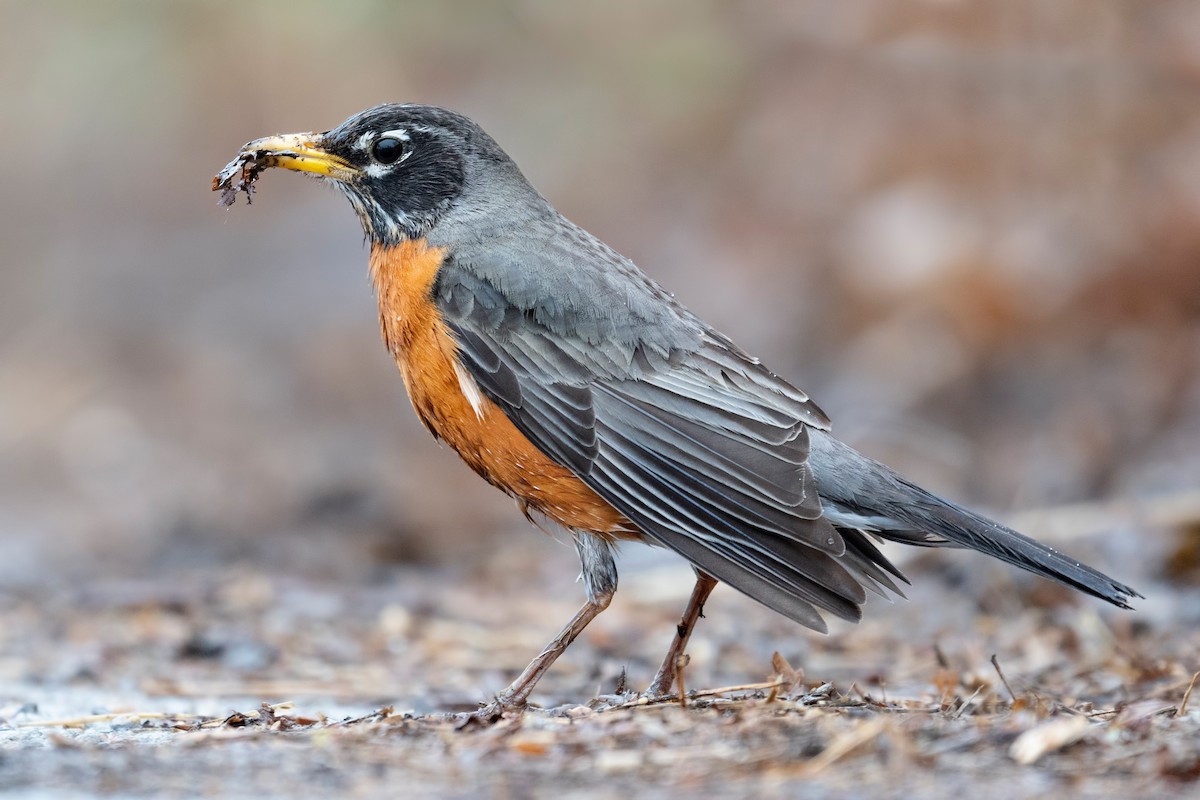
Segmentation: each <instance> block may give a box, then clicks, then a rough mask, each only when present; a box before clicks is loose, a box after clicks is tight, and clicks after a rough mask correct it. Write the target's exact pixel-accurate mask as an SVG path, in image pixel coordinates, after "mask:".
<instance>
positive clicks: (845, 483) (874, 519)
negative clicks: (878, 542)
mask: <svg viewBox="0 0 1200 800" xmlns="http://www.w3.org/2000/svg"><path fill="white" fill-rule="evenodd" d="M812 440H813V444H814V445H815V447H814V448H813V452H812V453H811V454H810V459H809V462H810V464H811V465H812V467H813V471H814V473H816V474H817V476H818V477H817V481H818V490H819V491H820V494H821V497H822V499H823V500H827V501H828V506H829V507H828V510H827V512H826V514H827V516H829V517H830V518H831V519H832V520H833V521H834V522H835V524H839V525H840V524H854V521H858V522H859V523H860V525H859V527H867V528H868V529H870V530H871V531H872V532H874V533H875V534H877V535H878V536H881V537H883V538H884V539H890V540H892V541H896V542H902V543H904V544H914V545H922V546H926V547H963V548H968V549H971V550H977V551H979V552H981V553H986V554H987V555H989V556H992V557H993V558H998V559H1000V560H1001V561H1006V562H1008V563H1009V564H1012V565H1013V566H1017V567H1020V568H1021V569H1024V570H1028V571H1029V572H1032V573H1034V574H1036V575H1041V576H1042V577H1045V578H1050V579H1051V580H1054V581H1058V582H1059V583H1062V584H1065V585H1067V586H1071V587H1073V588H1075V589H1078V590H1079V591H1081V592H1086V593H1087V594H1090V595H1092V596H1093V597H1099V598H1100V599H1101V600H1107V601H1108V602H1110V603H1112V604H1113V605H1115V606H1118V607H1120V608H1130V606H1129V603H1128V601H1129V600H1131V599H1132V598H1135V597H1141V596H1142V595H1141V594H1139V593H1138V592H1137V591H1136V590H1134V589H1133V588H1131V587H1129V586H1126V585H1125V584H1123V583H1120V582H1118V581H1116V580H1114V579H1112V578H1110V577H1109V576H1107V575H1105V574H1104V573H1103V572H1100V571H1099V570H1096V569H1093V568H1092V567H1089V566H1088V565H1087V564H1084V563H1083V562H1081V561H1079V560H1077V559H1074V558H1070V557H1069V556H1067V555H1065V554H1063V553H1060V552H1059V551H1057V550H1055V549H1054V548H1052V547H1048V546H1047V545H1044V544H1042V543H1041V542H1039V541H1037V540H1036V539H1031V538H1029V537H1028V536H1025V535H1024V534H1021V533H1017V532H1016V531H1014V530H1012V529H1011V528H1007V527H1005V526H1004V525H1001V524H1000V523H998V522H995V521H994V520H990V519H988V518H987V517H984V516H982V515H980V514H976V513H975V512H973V511H970V510H968V509H965V508H963V507H961V506H958V505H955V504H954V503H951V502H949V501H948V500H943V499H942V498H940V497H938V496H936V495H934V494H931V493H929V492H927V491H925V490H924V489H922V488H921V487H919V486H917V485H915V484H913V483H910V482H909V481H907V480H905V479H904V478H902V477H900V476H899V475H897V474H896V473H895V472H893V471H892V470H890V469H888V468H887V467H885V466H884V465H882V464H880V463H878V462H876V461H872V460H871V459H869V458H867V457H866V456H864V455H862V454H861V453H859V452H857V451H855V450H854V449H852V448H851V447H849V446H848V445H845V444H842V443H841V442H838V441H837V440H836V439H834V438H833V437H831V436H828V435H821V436H813V437H812ZM817 440H820V441H819V443H818V441H817ZM814 457H815V459H814ZM839 476H842V478H843V480H839V479H838V478H839ZM847 488H848V489H849V491H846V489H847Z"/></svg>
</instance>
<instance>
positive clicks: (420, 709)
mask: <svg viewBox="0 0 1200 800" xmlns="http://www.w3.org/2000/svg"><path fill="white" fill-rule="evenodd" d="M499 544H502V545H503V547H502V548H501V551H500V552H499V553H497V554H496V557H495V558H493V559H491V560H488V561H486V562H485V563H484V565H483V566H479V567H475V568H472V569H462V570H453V569H450V568H446V567H439V568H428V569H418V568H412V567H399V568H396V569H394V570H383V571H380V572H378V573H377V574H375V575H372V576H370V577H368V578H364V579H363V580H361V581H358V582H346V581H341V580H318V579H312V578H306V577H300V576H296V575H288V574H283V573H274V572H271V571H268V570H266V569H264V568H262V567H261V566H259V567H252V566H240V567H231V568H228V569H225V570H222V571H217V572H214V571H205V570H200V571H187V570H175V571H172V572H170V573H166V574H160V575H146V576H140V577H131V578H127V579H120V580H114V579H111V578H106V579H96V580H91V581H89V580H86V579H85V580H81V581H77V582H74V583H73V584H72V585H62V586H53V585H44V586H40V587H36V588H27V589H25V590H22V591H21V592H18V593H16V594H14V595H10V596H9V597H8V598H7V599H6V600H5V601H4V605H3V607H2V608H0V632H2V633H0V636H2V639H0V642H2V645H3V647H2V649H0V652H2V653H3V656H0V786H3V787H5V789H6V790H8V791H9V792H13V793H14V795H15V796H18V797H20V796H27V797H38V796H43V793H47V792H48V793H52V794H55V795H56V796H59V795H65V796H70V795H71V793H72V792H75V793H78V795H79V796H92V795H99V794H119V795H134V796H136V795H151V794H152V795H155V796H183V795H189V796H194V795H210V794H213V795H225V794H230V793H233V792H239V793H241V792H253V793H255V794H256V795H261V796H268V797H269V796H278V795H287V796H291V797H295V796H330V795H332V794H335V793H336V794H337V795H338V796H342V797H358V796H364V797H365V796H378V795H380V794H387V793H395V792H397V791H398V790H399V789H400V788H401V787H402V788H403V789H404V791H405V792H406V793H409V792H411V793H415V794H417V795H418V796H439V797H466V796H478V795H479V794H480V793H485V794H487V795H489V796H497V797H526V796H549V795H564V796H569V797H608V796H619V795H628V794H630V793H635V794H636V795H637V796H639V797H641V796H679V795H680V793H687V794H701V793H703V794H705V795H709V796H714V797H727V796H729V797H733V796H754V797H774V796H801V797H826V796H837V797H890V796H897V797H898V796H913V795H914V794H915V795H917V796H920V797H955V796H959V795H962V794H963V793H970V796H971V797H1006V798H1007V797H1016V796H1042V795H1045V794H1046V793H1048V792H1055V791H1069V792H1071V793H1072V795H1073V796H1080V797H1130V796H1142V797H1148V796H1164V795H1167V794H1170V795H1173V796H1182V795H1185V794H1188V793H1190V792H1197V791H1200V783H1197V779H1198V778H1200V710H1198V709H1200V696H1197V697H1195V698H1194V699H1193V698H1188V697H1187V693H1188V691H1189V687H1190V685H1191V684H1192V682H1193V681H1194V680H1195V678H1194V671H1195V670H1196V668H1197V663H1196V656H1195V653H1196V646H1197V643H1198V642H1200V639H1198V637H1197V634H1196V633H1195V630H1196V629H1195V626H1194V617H1195V610H1194V609H1195V607H1196V603H1195V597H1194V594H1192V595H1189V594H1188V593H1187V592H1186V591H1184V592H1182V593H1181V592H1180V591H1179V590H1178V588H1176V589H1171V588H1169V587H1167V586H1165V585H1162V584H1159V585H1155V584H1153V583H1151V584H1146V585H1143V586H1139V588H1142V589H1143V591H1145V590H1146V588H1147V587H1149V588H1151V589H1152V590H1153V589H1157V591H1146V593H1147V594H1148V595H1149V599H1148V600H1146V601H1144V602H1142V603H1141V604H1140V605H1141V606H1142V610H1140V611H1138V612H1124V611H1119V610H1116V609H1112V610H1110V609H1108V608H1106V607H1101V604H1100V603H1099V602H1098V601H1092V600H1089V599H1084V598H1077V597H1075V596H1073V595H1072V594H1071V593H1070V592H1068V591H1066V590H1061V589H1059V588H1058V587H1055V586H1052V585H1050V584H1047V583H1045V582H1043V581H1040V580H1038V579H1034V578H1030V579H1025V578H1024V577H1022V576H1014V575H1013V574H1012V573H1011V571H1009V570H1007V569H1006V568H1004V567H996V568H993V567H992V566H991V565H990V564H986V563H984V560H983V559H982V558H980V557H972V554H954V553H932V554H924V553H921V552H919V551H918V552H917V556H918V557H917V558H916V560H909V561H908V563H907V564H906V569H907V571H908V572H909V573H910V575H911V577H912V578H913V579H914V584H915V585H914V586H913V587H912V588H911V590H909V591H908V595H909V599H908V600H907V601H903V600H898V601H896V602H895V603H894V604H888V603H886V602H869V603H868V605H867V607H866V612H867V613H866V619H865V620H864V622H863V623H862V624H860V625H848V624H836V625H834V626H832V632H831V634H830V635H829V636H819V635H815V634H811V633H809V632H807V631H804V630H801V629H799V628H797V627H796V626H795V625H793V624H792V623H790V622H788V621H786V620H784V619H782V618H780V617H778V616H776V615H774V614H772V613H770V612H769V611H766V610H765V609H761V608H759V607H758V606H756V605H755V604H753V603H752V602H750V601H748V600H746V599H744V598H742V597H740V596H739V595H737V594H736V593H734V592H732V591H730V590H727V589H725V588H724V587H722V588H720V589H719V590H718V591H717V592H716V593H715V594H714V596H713V598H712V600H710V603H709V608H708V612H707V617H706V618H705V619H704V620H702V622H701V626H700V628H699V631H698V633H697V634H696V637H695V639H694V640H693V645H692V647H691V648H690V655H691V662H690V664H689V665H688V667H687V669H686V670H685V686H686V692H687V696H686V698H685V700H684V701H683V702H680V701H679V700H678V699H677V698H675V699H671V700H670V701H667V702H647V701H645V700H642V699H640V698H639V695H638V694H637V690H638V688H639V687H644V685H645V684H646V683H647V682H648V680H649V677H650V675H652V673H653V669H654V661H655V659H656V658H657V657H658V656H659V655H660V654H661V651H662V650H663V649H665V646H666V643H667V640H668V638H669V636H670V633H671V629H672V624H673V620H674V616H675V615H676V614H677V613H678V610H679V606H680V605H681V604H682V602H683V600H684V598H685V597H686V592H687V588H688V580H689V573H688V571H687V570H686V568H684V567H682V566H681V565H680V564H678V563H677V562H676V561H675V560H674V559H672V558H671V557H670V556H669V555H668V554H663V553H655V552H654V551H650V550H647V549H645V548H630V549H629V553H628V557H627V558H626V559H625V561H626V562H627V566H628V569H627V570H626V571H625V575H624V579H623V584H622V586H621V589H620V591H619V592H618V596H617V600H616V601H615V602H614V604H613V606H612V608H610V609H609V611H608V612H606V613H605V614H604V615H602V616H601V617H600V619H599V620H597V622H596V623H595V624H594V626H593V627H592V629H590V630H588V631H587V632H585V634H584V635H583V637H582V638H581V639H580V640H579V641H578V642H577V643H576V644H575V645H574V646H573V647H572V648H571V649H570V650H569V651H568V654H567V655H566V656H565V657H564V658H563V659H562V660H561V661H560V662H559V663H558V664H557V665H556V666H555V668H554V669H553V670H552V671H551V672H550V674H549V675H548V676H547V678H546V679H545V680H544V681H543V683H542V684H541V686H539V688H538V691H537V692H535V695H534V701H535V707H533V708H531V709H529V710H528V711H527V712H526V713H525V714H523V715H517V716H512V717H508V718H505V719H503V720H501V721H500V722H498V723H496V724H495V725H491V726H477V725H464V724H463V719H464V717H463V716H462V714H463V712H466V711H468V710H471V709H473V708H475V707H476V705H477V703H478V702H479V701H482V700H485V699H487V698H488V697H489V693H491V692H494V691H496V690H498V689H499V688H501V687H502V686H503V685H504V683H505V682H506V681H507V680H508V679H510V678H511V676H512V675H513V674H514V673H515V671H516V670H517V669H519V668H520V667H521V666H522V665H523V663H524V662H525V661H526V660H528V658H530V657H531V656H532V655H533V654H534V653H535V652H536V651H537V649H538V648H539V647H540V646H541V645H542V644H544V643H545V641H546V640H548V639H549V637H550V636H551V635H552V634H553V632H554V630H555V629H556V627H557V626H558V624H560V623H561V622H563V621H565V620H566V619H567V618H568V617H569V616H570V614H571V612H572V611H573V608H574V605H575V604H576V603H577V602H578V601H579V599H580V595H581V587H580V586H578V585H576V584H574V583H573V582H572V578H573V564H572V557H573V556H572V553H571V552H570V549H569V548H567V547H564V546H560V544H558V543H556V542H554V541H552V540H548V539H545V538H544V537H539V536H536V535H531V534H527V535H526V536H524V537H514V538H512V539H511V540H509V539H504V540H502V541H501V542H499ZM1072 545H1073V547H1074V548H1075V549H1082V550H1084V551H1085V552H1087V551H1088V550H1089V543H1088V542H1087V541H1074V542H1073V543H1072ZM892 549H893V550H895V548H892ZM1102 550H1103V548H1102ZM1092 552H1096V551H1095V550H1093V551H1092ZM1107 552H1111V550H1108V551H1107ZM1118 571H1119V570H1118ZM1189 623H1190V624H1189ZM993 656H994V663H993ZM1001 673H1003V674H1001ZM1006 682H1007V683H1006Z"/></svg>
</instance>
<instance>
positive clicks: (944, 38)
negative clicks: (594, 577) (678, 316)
mask: <svg viewBox="0 0 1200 800" xmlns="http://www.w3.org/2000/svg"><path fill="white" fill-rule="evenodd" d="M385 101H415V102H426V103H434V104H439V105H444V106H448V107H450V108H453V109H456V110H459V111H462V112H465V113H467V114H468V115H470V116H472V117H474V118H475V119H476V120H478V121H479V122H480V123H481V124H482V125H483V126H484V127H485V128H486V129H487V130H488V131H489V132H491V133H492V134H493V136H495V137H496V138H497V140H498V141H499V142H500V143H501V144H502V145H503V146H504V147H505V148H506V149H507V150H508V152H509V153H510V154H511V155H512V156H513V157H514V158H515V159H516V161H517V162H518V163H519V164H520V165H521V166H522V167H523V169H524V171H525V172H526V174H527V176H528V177H529V178H530V179H531V180H532V181H533V183H534V184H535V185H536V186H537V187H538V188H539V189H540V190H541V191H542V192H543V193H544V194H545V195H546V196H548V197H549V198H550V199H551V200H552V201H553V202H554V203H555V204H556V205H557V206H558V208H559V209H560V210H561V211H562V212H563V213H565V214H566V215H567V216H569V217H571V218H572V219H574V220H575V221H577V222H579V223H581V224H582V225H584V226H585V227H587V228H588V229H590V230H591V231H593V232H594V233H596V234H598V235H599V236H600V237H601V238H603V239H605V240H606V241H607V242H609V243H610V244H612V245H613V246H615V247H616V248H617V249H619V250H620V251H622V252H623V253H625V254H626V255H628V256H630V257H632V258H633V259H634V260H635V261H636V262H637V263H638V264H640V265H641V266H642V268H643V269H645V270H646V271H647V272H649V273H650V274H651V275H652V276H653V277H654V278H656V279H657V280H659V281H660V282H661V283H663V284H664V285H666V286H667V287H668V288H669V289H671V290H673V291H675V292H676V293H677V295H678V296H679V297H680V298H681V299H682V300H683V301H684V302H685V303H686V304H688V305H689V306H690V307H692V308H693V309H694V310H695V311H697V312H698V313H699V314H700V315H701V316H702V317H704V318H706V319H708V320H709V321H711V322H712V323H714V324H715V325H716V326H717V327H718V328H720V329H722V330H724V331H725V332H727V333H729V334H730V335H731V336H732V337H733V338H734V339H735V340H736V341H738V342H739V343H740V344H741V345H742V346H743V347H745V348H746V349H748V350H750V351H751V352H753V353H755V354H758V355H761V356H762V357H763V358H764V359H765V360H767V361H768V363H769V364H771V365H772V366H773V367H774V369H775V370H776V371H777V372H780V373H781V374H783V375H785V376H788V377H789V378H792V379H794V381H795V382H796V383H798V384H799V385H800V386H801V387H802V388H804V389H805V390H806V391H808V392H809V393H810V394H812V395H813V396H814V397H815V398H816V399H817V401H818V402H819V403H820V404H821V405H822V406H823V407H824V408H825V410H826V411H827V412H828V413H829V414H830V416H832V418H833V419H834V422H835V430H836V431H837V432H838V433H839V434H840V435H841V436H842V437H843V438H845V439H847V440H849V441H851V442H852V443H854V444H855V445H857V446H859V447H860V449H863V450H865V451H866V452H868V453H870V454H872V455H874V456H876V457H879V458H881V459H883V460H885V461H887V462H889V463H890V464H892V465H893V466H895V467H896V468H898V469H900V470H902V471H904V472H906V473H907V474H909V475H910V476H911V477H913V478H915V479H917V480H918V481H920V482H923V483H925V484H926V485H927V486H929V487H930V488H932V489H935V490H937V491H939V492H941V493H944V494H946V495H948V496H950V497H953V498H955V499H958V500H961V501H967V502H970V503H973V504H977V505H981V506H983V507H985V508H990V509H993V510H996V511H997V512H998V513H1009V512H1011V511H1013V510H1016V509H1028V508H1038V507H1049V506H1057V505H1060V504H1065V503H1078V502H1085V501H1096V500H1107V499H1111V498H1118V499H1121V500H1122V501H1127V500H1130V499H1137V500H1138V502H1139V503H1140V502H1147V503H1152V502H1153V501H1154V498H1159V497H1175V496H1178V495H1180V494H1186V493H1187V492H1189V491H1192V490H1194V489H1195V488H1196V487H1197V486H1198V485H1200V447H1198V445H1200V6H1197V5H1196V4H1195V3H1192V2H1186V0H1162V1H1160V2H1156V3H1128V2H1123V1H1121V0H1074V1H1071V0H1062V1H1061V2H1055V3H1044V2H1039V1H1038V0H1025V1H1023V2H1020V1H1014V2H1005V3H983V2H965V1H956V0H926V1H924V2H921V1H918V0H906V1H905V2H893V1H892V0H876V2H815V1H809V2H796V1H795V0H764V1H763V2H755V3H733V2H710V1H706V0H668V1H666V2H655V3H642V2H629V1H627V0H619V1H616V2H605V3H586V4H576V3H560V2H554V1H553V0H526V1H525V2H512V3H495V2H490V0H488V1H485V0H476V1H474V2H471V1H469V0H460V1H459V2H446V3H394V2H382V1H380V2H343V3H338V4H321V3H313V2H296V1H295V0H288V2H282V1H278V2H266V1H264V2H254V3H245V2H232V1H230V2H217V1H216V0H214V1H213V2H196V3H184V2H179V3H162V2H151V1H149V0H147V1H146V2H73V3H72V2H50V3H22V2H17V0H12V1H11V2H3V3H0V108H3V120H4V124H3V125H2V126H0V138H2V141H3V150H4V153H5V165H4V179H3V184H2V185H0V241H2V243H3V244H2V250H0V253H2V257H3V261H2V262H0V582H3V583H5V584H8V585H21V584H35V583H42V582H45V581H47V580H50V579H51V576H64V575H65V576H71V575H75V574H81V573H83V572H87V573H90V574H93V575H95V574H99V575H111V576H121V575H129V574H138V573H145V572H146V571H150V570H155V571H158V570H171V569H177V568H178V569H202V570H203V569H211V568H213V567H219V566H223V565H229V564H234V563H242V562H250V563H253V564H257V565H270V566H271V567H272V568H275V567H278V568H286V569H289V570H296V571H299V572H301V573H305V574H310V575H314V576H320V577H327V578H330V579H337V580H342V579H345V578H350V577H354V578H358V577H370V576H372V575H378V574H379V570H380V569H381V568H387V567H388V565H395V564H421V565H441V566H443V567H446V568H451V567H449V566H447V565H451V564H453V565H454V567H453V568H454V569H461V568H464V566H465V567H466V568H468V569H469V565H470V564H471V563H474V562H491V563H496V560H497V559H499V560H500V562H499V563H507V562H505V561H504V559H505V558H511V557H506V556H505V555H504V554H503V552H502V551H504V550H505V548H506V546H508V545H510V544H512V543H516V542H523V543H528V547H529V548H530V549H529V550H525V551H522V552H531V551H532V552H535V553H537V552H541V551H539V550H536V549H534V548H538V547H542V548H545V547H546V546H545V545H541V544H539V543H538V539H537V537H536V535H535V534H532V533H530V532H529V530H528V529H527V525H526V523H525V522H524V521H523V520H522V519H521V518H520V516H519V515H518V514H516V513H514V510H513V507H512V503H511V501H509V500H508V499H507V498H505V497H503V496H502V495H500V494H499V493H497V492H495V491H494V490H492V489H491V488H489V487H487V486H485V485H484V484H483V483H482V482H481V481H479V480H478V479H477V478H475V476H474V475H472V474H471V473H470V472H469V470H467V468H466V467H464V466H462V465H461V464H460V463H459V462H458V460H457V459H456V458H455V457H454V456H453V455H452V454H451V453H450V452H449V451H447V450H445V449H442V448H440V447H439V446H438V445H437V444H436V443H434V442H433V441H431V439H430V438H429V437H428V435H427V434H426V432H425V431H424V430H423V429H422V428H421V427H420V425H419V424H418V422H417V421H416V418H415V416H414V414H413V413H412V411H411V410H410V408H409V407H408V402H407V399H406V397H405V395H404V391H403V387H402V385H401V382H400V380H399V378H398V376H397V374H396V370H395V367H394V365H393V364H392V363H391V361H390V360H389V358H388V357H387V355H386V354H385V352H384V350H383V348H382V346H381V345H380V342H379V336H378V332H377V329H376V312H375V306H374V299H373V297H372V296H371V291H370V287H369V284H368V281H367V278H366V256H367V254H366V250H365V248H364V246H363V243H362V235H361V231H360V229H359V226H358V223H357V220H356V219H355V217H354V215H353V214H352V213H351V211H350V209H349V208H348V207H347V206H346V204H345V202H344V200H343V199H342V198H341V197H340V196H339V195H337V194H336V193H335V192H333V191H330V190H328V189H325V188H323V187H321V186H318V185H316V184H314V183H311V182H307V181H304V180H302V179H301V178H300V177H298V176H296V175H292V174H283V173H268V174H266V175H265V176H264V178H263V180H262V182H261V183H260V184H259V186H258V189H259V192H258V194H257V195H256V201H255V203H254V205H253V206H251V207H247V206H245V205H244V204H239V205H238V206H236V207H234V208H232V209H229V210H225V209H221V208H218V207H217V205H216V197H215V195H213V194H212V193H211V192H210V191H209V187H210V180H211V176H212V175H213V173H214V172H216V171H217V170H218V169H219V168H220V167H221V166H222V165H223V164H225V162H226V161H228V160H229V159H230V158H232V157H233V156H234V155H235V154H236V152H237V150H238V148H239V147H240V146H241V144H242V143H243V142H245V141H247V140H249V139H251V138H256V137H259V136H263V135H267V134H271V133H276V132H291V131H302V130H314V129H315V130H325V129H328V128H330V127H333V126H335V125H336V124H337V123H339V122H340V121H341V120H342V119H344V118H345V117H347V116H349V115H350V114H352V113H354V112H357V111H359V110H361V109H363V108H365V107H367V106H370V105H374V104H376V103H380V102H385ZM1031 532H1032V533H1035V534H1036V533H1037V531H1031ZM1149 535H1150V534H1149V533H1145V532H1142V533H1139V534H1137V536H1138V537H1142V536H1149ZM1142 543H1143V544H1144V541H1143V542H1142ZM1130 547H1131V545H1128V544H1127V545H1125V546H1124V548H1123V549H1122V548H1121V547H1117V548H1116V549H1115V550H1114V551H1112V552H1110V553H1109V555H1108V557H1106V558H1105V559H1104V560H1102V561H1101V565H1103V566H1107V567H1108V568H1110V569H1111V570H1113V571H1114V572H1118V573H1119V574H1120V575H1121V577H1123V578H1129V579H1131V580H1132V579H1133V578H1134V577H1136V576H1137V574H1138V572H1137V570H1134V569H1129V570H1121V569H1118V568H1117V566H1116V562H1115V560H1114V559H1115V557H1116V555H1119V554H1121V553H1129V552H1130ZM556 552H560V555H558V556H555V558H558V559H560V561H561V563H562V564H564V565H566V568H567V569H568V571H570V570H572V569H573V567H572V566H571V562H572V561H573V554H571V553H570V551H569V549H567V548H558V550H556ZM1131 572H1132V573H1133V574H1129V573H1131ZM571 574H573V572H572V573H571ZM571 602H574V599H573V598H572V599H571Z"/></svg>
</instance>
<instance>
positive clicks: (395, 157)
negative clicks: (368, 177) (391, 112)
mask: <svg viewBox="0 0 1200 800" xmlns="http://www.w3.org/2000/svg"><path fill="white" fill-rule="evenodd" d="M402 155H404V142H402V141H400V140H399V139H393V138H392V137H390V136H385V137H383V138H382V139H380V140H379V141H377V142H376V143H375V145H374V146H373V147H372V148H371V156H372V157H373V158H374V159H375V160H376V161H378V162H379V163H380V164H395V163H396V162H397V161H399V160H400V156H402Z"/></svg>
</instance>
